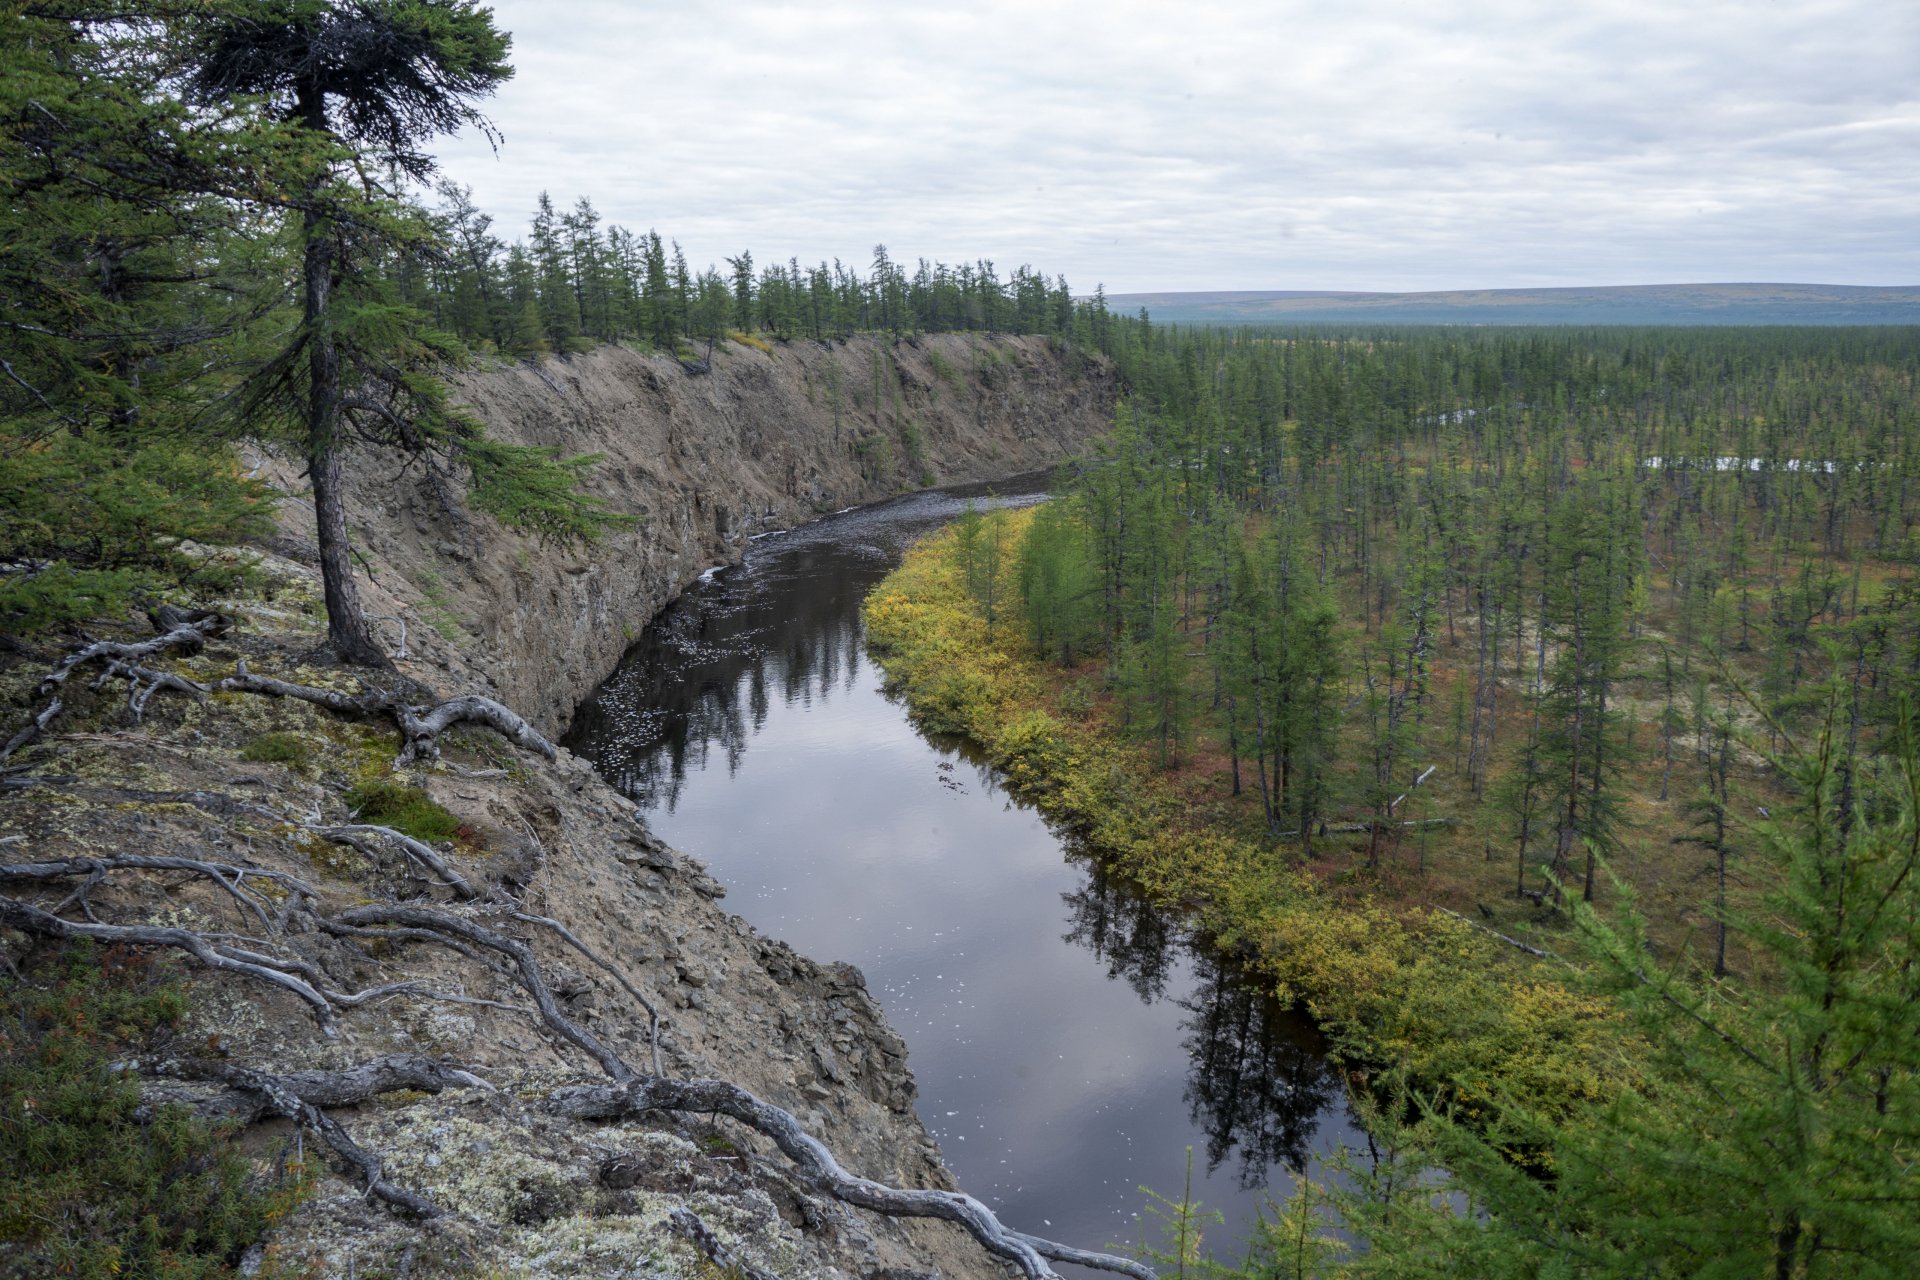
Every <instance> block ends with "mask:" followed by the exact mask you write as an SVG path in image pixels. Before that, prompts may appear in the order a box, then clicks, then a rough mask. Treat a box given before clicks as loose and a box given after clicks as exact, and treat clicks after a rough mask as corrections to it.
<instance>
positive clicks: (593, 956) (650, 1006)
mask: <svg viewBox="0 0 1920 1280" xmlns="http://www.w3.org/2000/svg"><path fill="white" fill-rule="evenodd" d="M513 918H514V919H515V920H524V921H526V922H527V923H529V924H540V925H545V926H546V927H547V928H549V929H551V930H553V931H554V932H555V933H557V934H559V935H560V936H561V938H563V939H564V940H565V941H566V943H567V945H568V946H570V947H572V948H573V949H574V950H575V951H578V952H579V953H580V954H581V955H583V956H585V957H586V958H587V959H589V960H591V961H593V962H594V963H595V964H597V965H599V966H600V967H601V968H602V969H605V970H606V971H607V972H608V973H610V974H612V975H613V979H614V981H615V982H618V983H619V984H620V985H621V986H622V987H625V988H626V992H627V994H628V995H630V996H632V997H633V999H634V1002H635V1003H637V1004H638V1005H639V1006H640V1007H641V1008H642V1009H645V1010H646V1011H647V1041H648V1043H649V1044H650V1045H651V1046H652V1048H653V1074H655V1075H657V1076H658V1075H665V1074H666V1072H665V1070H664V1069H663V1068H662V1067H661V1066H660V1010H659V1009H657V1008H655V1007H654V1003H653V1001H651V1000H649V999H647V998H646V996H644V995H642V994H641V993H640V989H639V988H638V987H636V986H634V985H633V983H631V982H629V981H627V975H626V974H624V973H622V972H621V971H620V970H619V969H618V968H616V967H615V966H613V965H612V964H609V963H608V962H607V961H606V960H605V959H604V958H603V957H601V956H600V955H599V954H598V953H597V952H595V951H594V950H593V949H592V948H590V947H588V946H587V944H586V943H584V942H582V941H580V939H579V938H577V937H575V936H574V933H573V930H571V929H569V928H567V926H565V925H563V924H561V923H560V922H559V921H558V920H553V919H549V918H548V917H546V916H536V915H529V914H528V913H526V912H524V911H516V912H514V913H513Z"/></svg>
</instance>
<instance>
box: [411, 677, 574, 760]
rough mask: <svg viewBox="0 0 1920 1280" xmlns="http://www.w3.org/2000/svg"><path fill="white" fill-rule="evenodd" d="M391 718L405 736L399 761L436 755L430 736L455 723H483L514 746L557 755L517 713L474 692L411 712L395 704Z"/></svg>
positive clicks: (435, 748)
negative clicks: (392, 717)
mask: <svg viewBox="0 0 1920 1280" xmlns="http://www.w3.org/2000/svg"><path fill="white" fill-rule="evenodd" d="M394 717H395V719H397V720H398V721H399V722H400V732H401V733H402V734H404V735H405V736H406V739H407V745H406V747H405V748H404V749H403V750H402V751H401V752H400V758H401V761H402V763H405V762H407V761H411V760H432V759H434V758H435V757H437V756H438V755H439V754H440V751H439V748H438V747H436V746H435V745H434V739H435V738H437V737H439V736H440V735H441V734H443V733H445V732H446V731H447V730H448V729H451V728H452V727H453V726H454V725H456V724H479V725H485V726H486V727H487V728H489V729H491V730H493V731H494V732H495V733H497V734H499V735H500V736H501V737H503V738H505V739H506V740H507V741H509V742H511V743H513V744H514V745H515V746H516V747H524V748H526V749H527V750H528V751H532V752H535V753H537V754H539V755H541V756H543V757H545V758H546V759H548V760H552V759H553V758H554V757H555V756H556V755H558V754H559V753H558V751H557V750H556V749H555V747H554V745H553V744H552V743H551V742H548V741H547V740H546V739H545V738H543V737H541V736H540V734H539V732H538V731H537V730H535V729H534V727H533V726H532V725H530V724H528V723H527V722H526V721H525V720H524V719H522V718H521V717H520V716H519V714H518V713H516V712H514V711H513V710H512V709H510V708H509V707H507V706H505V705H504V704H502V703H498V702H495V701H494V700H493V699H492V698H482V697H479V696H478V695H475V694H466V695H464V696H462V697H458V698H449V699H447V700H446V701H445V702H443V703H441V704H440V705H439V706H437V707H432V708H429V709H428V710H427V711H424V712H420V713H415V712H414V710H413V708H411V707H407V706H404V705H402V706H396V707H395V708H394Z"/></svg>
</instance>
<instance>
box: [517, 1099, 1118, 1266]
mask: <svg viewBox="0 0 1920 1280" xmlns="http://www.w3.org/2000/svg"><path fill="white" fill-rule="evenodd" d="M550 1105H551V1106H552V1107H553V1108H554V1110H555V1111H557V1112H558V1113H559V1114H561V1115H564V1116H567V1117H569V1118H571V1119H575V1120H620V1119H626V1118H628V1117H632V1116H638V1115H643V1114H645V1113H646V1112H649V1111H704V1112H718V1113H719V1114H721V1115H725V1116H729V1117H731V1118H732V1119H735V1120H738V1121H739V1122H740V1123H742V1124H744V1125H746V1126H747V1127H748V1128H750V1129H752V1130H753V1131H754V1132H756V1133H759V1134H762V1135H764V1136H766V1137H768V1138H770V1139H772V1140H773V1143H774V1145H775V1146H777V1147H779V1148H780V1150H781V1151H782V1152H783V1153H784V1154H785V1155H786V1156H787V1158H788V1159H790V1160H792V1161H793V1162H794V1164H796V1165H797V1166H799V1168H800V1170H801V1172H802V1173H803V1174H804V1175H805V1176H806V1177H807V1178H808V1179H809V1181H811V1182H812V1183H813V1184H814V1185H816V1186H817V1187H819V1188H820V1189H821V1190H822V1191H825V1192H826V1193H827V1194H829V1195H831V1196H833V1197H834V1198H835V1199H836V1200H840V1201H842V1202H844V1203H846V1204H850V1205H854V1206H856V1207H858V1208H862V1209H870V1210H872V1211H874V1212H876V1213H882V1214H886V1215H887V1216H889V1217H896V1218H939V1219H941V1220H943V1221H946V1222H951V1223H954V1224H956V1225H958V1226H960V1227H962V1228H964V1229H965V1230H966V1232H967V1233H968V1234H969V1235H971V1236H972V1237H973V1238H974V1239H975V1240H977V1241H979V1243H980V1244H981V1245H982V1246H983V1247H984V1248H985V1249H986V1250H987V1251H988V1252H990V1253H993V1254H996V1255H997V1256H999V1257H1002V1258H1005V1259H1007V1260H1008V1261H1010V1262H1012V1263H1013V1264H1014V1265H1015V1266H1017V1267H1018V1268H1019V1269H1020V1270H1021V1272H1022V1273H1023V1274H1024V1275H1026V1276H1027V1277H1028V1278H1029V1280H1049V1278H1051V1277H1054V1276H1055V1275H1056V1273H1055V1271H1054V1270H1053V1268H1052V1267H1050V1266H1048V1265H1047V1259H1048V1258H1049V1257H1058V1258H1060V1259H1062V1260H1070V1261H1073V1262H1076V1263H1079V1264H1080V1265H1082V1266H1090V1267H1097V1268H1099V1269H1101V1270H1104V1271H1115V1272H1118V1273H1120V1274H1121V1275H1125V1276H1131V1277H1134V1280H1155V1277H1154V1273H1153V1271H1152V1270H1151V1269H1150V1268H1148V1267H1146V1266H1144V1265H1142V1264H1140V1263H1138V1262H1134V1261H1132V1260H1130V1259H1127V1258H1119V1257H1114V1256H1112V1255H1110V1254H1101V1253H1087V1252H1084V1251H1082V1250H1078V1249H1071V1248H1069V1247H1067V1246H1065V1245H1058V1244H1054V1243H1052V1242H1051V1241H1042V1240H1036V1239H1034V1238H1033V1237H1031V1236H1026V1235H1022V1234H1020V1233H1018V1232H1014V1231H1010V1230H1008V1229H1007V1227H1005V1226H1004V1225H1003V1224H1002V1223H1001V1222H1000V1220H999V1219H998V1218H997V1217H995V1216H994V1214H993V1211H992V1210H991V1209H989V1208H987V1207H986V1206H985V1205H983V1204H981V1203H980V1202H979V1201H978V1200H975V1199H974V1198H973V1197H972V1196H970V1195H966V1194H965V1193H963V1192H957V1191H933V1190H901V1189H898V1188H895V1187H889V1186H886V1185H884V1184H882V1183H878V1182H874V1181H872V1180H871V1179H867V1178H858V1177H855V1176H854V1175H852V1174H850V1173H848V1172H847V1171H846V1170H845V1169H843V1168H842V1167H841V1166H840V1162H839V1161H837V1160H835V1159H834V1158H833V1153H832V1152H831V1151H828V1150H827V1148H826V1146H825V1145H824V1144H822V1143H821V1142H820V1141H819V1139H817V1138H814V1137H813V1136H811V1135H810V1134H808V1133H807V1132H806V1131H805V1130H803V1129H802V1128H801V1127H800V1122H799V1121H798V1120H796V1119H794V1117H793V1115H792V1114H791V1113H789V1112H787V1111H783V1110H781V1109H780V1108H779V1107H776V1106H773V1105H772V1104H770V1103H766V1102H762V1101H761V1100H760V1099H758V1098H756V1097H754V1096H753V1095H752V1094H750V1093H748V1092H746V1090H744V1089H741V1088H739V1087H738V1086H736V1085H732V1084H729V1083H727V1082H726V1081H724V1080H667V1079H663V1078H661V1077H658V1076H653V1077H642V1078H639V1079H632V1080H627V1081H625V1082H623V1083H620V1084H616V1085H576V1086H572V1087H569V1088H564V1089H556V1090H555V1091H554V1093H553V1096H552V1098H551V1100H550Z"/></svg>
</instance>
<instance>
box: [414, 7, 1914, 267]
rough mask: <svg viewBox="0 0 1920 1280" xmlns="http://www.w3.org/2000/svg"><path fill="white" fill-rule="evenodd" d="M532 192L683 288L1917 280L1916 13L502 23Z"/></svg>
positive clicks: (501, 206)
mask: <svg viewBox="0 0 1920 1280" xmlns="http://www.w3.org/2000/svg"><path fill="white" fill-rule="evenodd" d="M491 7H492V8H493V10H494V14H495V18H496V21H497V23H498V24H499V25H500V26H501V27H502V28H503V29H505V30H508V31H510V32H512V33H513V41H514V48H513V55H512V59H513V63H514V66H515V69H516V73H515V77H514V79H513V80H512V81H510V82H509V83H508V84H506V85H505V86H503V88H502V89H501V91H500V92H499V93H498V95H497V96H496V97H495V98H494V99H492V100H491V102H490V103H488V104H487V111H488V114H489V115H490V116H491V117H492V119H493V121H494V122H495V124H496V125H497V126H498V127H499V129H500V131H501V132H502V133H503V135H504V142H503V143H502V144H501V146H500V148H499V149H498V151H497V153H496V152H494V151H492V150H490V149H489V147H488V146H487V144H486V143H485V141H484V140H482V139H480V138H478V137H476V136H472V135H470V134H469V135H463V136H460V137H456V138H453V139H448V140H444V141H443V142H442V144H441V145H440V147H439V148H438V152H439V155H440V158H441V165H442V169H443V172H444V173H445V175H446V176H448V177H450V178H452V179H454V180H455V181H457V182H459V183H461V184H463V185H466V186H469V187H471V188H472V190H473V194H474V199H475V201H476V203H477V204H479V206H480V207H481V208H482V209H484V210H486V211H487V212H489V213H491V214H493V215H494V217H495V219H496V231H498V232H499V233H501V234H503V235H504V236H505V237H506V238H507V239H515V238H518V237H519V236H521V235H523V234H524V231H525V228H526V225H527V221H528V219H529V217H530V216H531V213H532V211H533V208H534V203H535V201H536V199H537V198H538V196H539V193H540V192H541V191H542V190H545V191H548V192H550V193H551V195H552V197H553V199H554V201H555V202H556V204H559V205H561V206H563V207H564V206H571V205H572V204H573V202H574V201H575V200H576V199H578V198H579V197H581V196H585V197H587V198H588V199H590V200H591V201H592V202H593V205H594V207H595V208H596V209H597V210H598V211H599V213H600V214H601V216H602V217H603V218H605V219H606V220H607V221H609V222H613V223H619V224H621V225H623V226H626V227H629V228H631V229H634V230H645V229H647V228H649V227H651V228H655V229H657V230H658V231H659V232H660V233H661V235H662V236H665V237H668V238H670V239H678V240H679V241H680V242H681V244H682V245H683V246H684V247H685V249H686V251H687V254H688V257H689V259H690V260H691V261H692V262H693V263H694V265H695V266H696V267H699V266H704V265H706V264H709V263H721V264H722V265H723V267H724V263H723V259H724V258H725V257H726V256H729V255H737V254H738V253H739V252H740V251H741V250H743V249H749V250H751V251H752V252H753V254H754V257H755V260H756V262H758V263H762V264H764V263H765V262H767V261H770V260H780V261H785V260H786V259H787V258H788V257H790V256H797V257H798V258H799V259H800V261H801V262H802V263H803V264H810V263H814V262H819V261H824V260H830V259H833V258H835V257H838V258H840V259H842V260H843V261H845V262H847V263H848V264H849V265H858V266H860V267H862V268H864V267H865V266H866V265H867V264H868V263H869V262H870V261H871V259H872V256H873V248H874V246H875V245H877V244H882V243H884V244H885V245H886V246H887V247H888V250H889V253H890V254H891V255H892V256H893V257H894V258H895V259H896V260H904V261H906V262H907V263H909V264H911V263H913V262H914V261H915V260H916V259H918V258H922V257H925V258H927V259H929V260H934V261H945V262H949V263H957V262H961V261H972V260H975V259H980V258H988V259H991V260H993V261H994V262H995V264H996V265H997V266H998V267H999V268H1000V270H1001V271H1002V273H1003V274H1004V273H1005V272H1006V271H1007V270H1008V269H1010V268H1012V267H1014V266H1016V265H1019V264H1022V263H1027V264H1031V265H1033V266H1034V267H1036V268H1038V269H1040V270H1042V271H1044V272H1046V273H1047V274H1049V275H1064V276H1065V277H1066V278H1067V279H1068V281H1069V283H1070V284H1071V285H1072V286H1073V288H1074V289H1075V291H1076V292H1082V293H1084V292H1089V291H1091V289H1092V287H1093V286H1094V284H1095V283H1104V284H1105V286H1106V288H1107V291H1108V292H1109V293H1131V292H1150V291H1162V290H1178V289H1205V290H1214V289H1355V290H1383V291H1407V290H1426V289H1459V288H1520V287H1544V286H1554V285H1609V284H1652V283H1671V282H1691V281H1793V282H1817V283H1829V284H1866V285H1894V284H1901V285H1911V284H1916V283H1920V0H1781V2H1780V3H1763V2H1760V0H1725V2H1722V0H1660V2H1658V3H1638V2H1637V0H1636V2H1626V0H1623V2H1617V3H1614V2H1598V0H1541V2H1540V3H1519V2H1515V0H1472V2H1471V3H1460V4H1455V3H1449V2H1446V0H1416V2H1413V3H1404V4H1402V3H1384V2H1383V3H1371V2H1367V0H1318V2H1316V3H1293V2H1291V0H1285V2H1275V3H1257V2H1249V3H1225V2H1214V3H1209V2H1205V0H1200V2H1194V0H1183V2H1182V3H1178V4H1170V3H1146V2H1135V0H1101V2H1099V3H1078V2H1072V3H1065V2H1063V3H1046V2H1045V0H1026V2H1025V3H1003V2H1001V0H948V2H946V3H937V4H929V3H916V2H914V0H891V2H886V3H881V2H868V0H812V2H810V3H805V4H777V3H755V2H752V0H735V2H732V3H727V4H706V3H700V2H698V0H688V2H683V3H677V4H672V5H668V4H661V3H621V2H619V0H493V3H492V6H491Z"/></svg>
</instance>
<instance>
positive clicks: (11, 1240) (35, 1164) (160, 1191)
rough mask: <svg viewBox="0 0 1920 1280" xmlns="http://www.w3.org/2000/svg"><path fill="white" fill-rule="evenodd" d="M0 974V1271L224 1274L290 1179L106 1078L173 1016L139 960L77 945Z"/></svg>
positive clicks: (282, 1198)
mask: <svg viewBox="0 0 1920 1280" xmlns="http://www.w3.org/2000/svg"><path fill="white" fill-rule="evenodd" d="M32 972H33V976H34V981H31V982H29V981H28V980H26V979H23V978H22V977H20V976H17V975H9V976H5V977H0V1168H4V1169H5V1170H6V1176H5V1177H4V1178H0V1277H4V1278H5V1280H28V1278H29V1277H41V1276H50V1275H75V1276H109V1275H126V1276H146V1277H157V1278H165V1280H199V1278H201V1277H216V1276H228V1275H233V1274H236V1271H235V1267H236V1265H237V1264H238V1263H239V1261H240V1255H241V1254H242V1253H243V1252H244V1251H245V1250H246V1249H247V1247H248V1246H249V1245H251V1244H253V1243H254V1242H255V1241H256V1240H258V1239H259V1238H260V1237H261V1236H262V1235H263V1234H264V1233H265V1232H266V1230H267V1229H268V1227H269V1226H271V1224H272V1223H273V1222H274V1221H276V1220H277V1219H279V1218H280V1217H282V1216H284V1215H285V1214H286V1213H287V1211H288V1210H289V1209H291V1208H292V1206H293V1205H294V1204H295V1203H296V1202H297V1201H298V1199H299V1198H300V1196H301V1194H302V1193H303V1191H304V1189H305V1175H304V1173H303V1172H302V1171H301V1170H300V1169H298V1168H294V1167H287V1166H285V1165H281V1166H280V1167H279V1169H278V1170H277V1172H261V1171H257V1170H256V1169H255V1168H254V1167H253V1165H252V1164H251V1162H249V1161H248V1160H246V1159H245V1158H243V1157H242V1156H241V1155H240V1154H239V1153H238V1152H236V1151H235V1150H234V1149H233V1148H232V1147H231V1146H230V1145H229V1144H228V1142H227V1141H226V1139H225V1138H224V1137H223V1136H222V1135H221V1134H219V1133H218V1132H216V1131H214V1130H213V1129H211V1128H209V1127H208V1126H207V1125H206V1124H204V1123H202V1122H200V1121H199V1120H197V1119H195V1118H194V1117H193V1116H192V1114H191V1113H190V1112H188V1111H187V1110H186V1109H185V1108H182V1107H176V1106H163V1107H157V1108H152V1109H143V1108H142V1107H141V1104H140V1089H139V1085H138V1082H137V1078H136V1077H132V1076H130V1075H128V1074H126V1073H125V1072H122V1071H117V1070H115V1069H114V1066H113V1064H114V1063H115V1062H116V1061H119V1060H122V1059H124V1058H126V1057H127V1056H128V1055H129V1054H134V1053H139V1052H142V1051H144V1050H146V1049H148V1048H149V1047H151V1045H152V1044H153V1042H154V1041H155V1038H156V1037H159V1036H163V1035H164V1034H165V1033H166V1032H167V1031H168V1030H169V1029H170V1028H172V1027H174V1026H175V1024H177V1023H178V1021H179V1020H180V1017H181V1015H182V1014H183V1013H184V1012H185V1008H186V1005H185V999H184V996H183V993H182V989H181V988H180V986H179V985H178V984H177V983H174V982H172V981H170V980H169V979H167V977H166V976H165V975H164V974H163V973H161V972H159V971H157V970H156V969H155V968H154V966H153V964H152V962H151V961H150V960H149V959H148V958H146V957H143V956H139V955H136V954H134V953H131V952H126V951H121V950H111V949H109V950H100V949H97V948H94V947H92V946H90V945H85V944H79V945H75V946H73V947H70V948H68V949H67V950H66V951H64V952H62V953H60V954H59V955H57V956H55V957H53V958H52V959H51V961H49V962H47V963H45V964H42V965H39V966H36V967H35V968H34V970H33V971H32Z"/></svg>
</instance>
